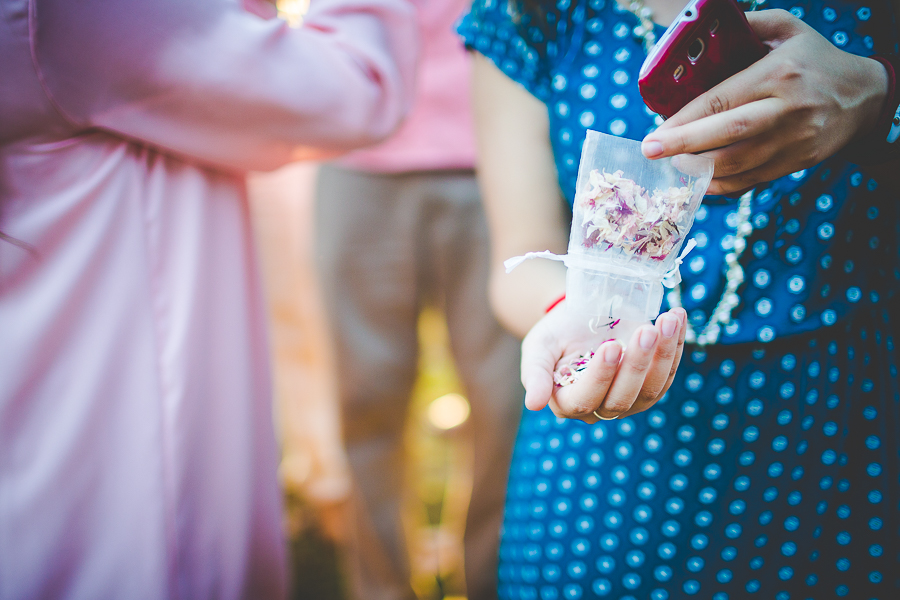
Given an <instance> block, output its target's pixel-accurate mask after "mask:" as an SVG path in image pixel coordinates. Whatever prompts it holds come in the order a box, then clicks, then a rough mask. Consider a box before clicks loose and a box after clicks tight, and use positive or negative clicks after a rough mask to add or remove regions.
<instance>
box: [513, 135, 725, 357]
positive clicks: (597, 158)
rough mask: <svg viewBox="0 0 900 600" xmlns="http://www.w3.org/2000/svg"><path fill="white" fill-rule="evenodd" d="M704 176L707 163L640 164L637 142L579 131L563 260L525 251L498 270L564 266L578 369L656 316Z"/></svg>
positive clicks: (673, 279) (675, 272) (685, 248)
mask: <svg viewBox="0 0 900 600" xmlns="http://www.w3.org/2000/svg"><path fill="white" fill-rule="evenodd" d="M712 174H713V161H712V160H711V159H709V158H705V157H701V156H695V155H688V154H682V155H679V156H675V157H672V158H668V159H660V160H648V159H646V158H644V156H643V154H641V146H640V142H638V141H634V140H629V139H624V138H620V137H615V136H611V135H606V134H603V133H600V132H597V131H588V132H587V137H586V138H585V141H584V145H583V147H582V152H581V163H580V165H579V168H578V179H577V182H576V188H575V205H574V209H573V218H572V229H571V233H570V235H569V247H568V252H567V254H564V255H557V254H553V253H551V252H548V251H544V252H529V253H528V254H526V255H525V256H517V257H515V258H511V259H509V260H507V261H506V263H505V264H506V268H507V272H509V271H511V270H512V269H514V268H515V267H516V266H518V265H519V264H520V263H521V262H523V261H524V260H527V259H531V258H548V259H552V260H561V261H563V262H564V263H565V265H566V267H567V274H566V303H565V305H564V308H565V310H566V311H567V313H568V314H569V315H570V321H571V322H572V323H571V325H572V327H573V328H574V329H578V328H582V329H583V337H584V348H583V349H582V352H580V353H579V354H578V357H576V362H578V361H581V363H582V364H581V365H579V366H581V367H582V368H583V365H584V364H586V361H587V359H589V358H590V356H591V355H592V352H593V350H595V349H596V347H598V346H599V345H600V344H601V343H603V342H604V341H606V340H608V339H611V338H616V339H619V340H621V341H622V342H623V343H624V342H625V341H626V340H627V339H628V337H630V332H631V331H633V330H634V329H636V328H637V327H638V326H639V325H640V324H642V323H645V322H647V321H650V320H653V319H655V318H656V317H657V316H658V315H659V309H660V306H661V304H662V298H663V288H664V287H674V286H675V285H677V284H678V283H680V281H681V274H680V272H679V266H680V265H681V262H682V260H683V258H684V255H686V254H687V253H688V252H690V250H691V248H693V245H694V244H693V240H690V241H688V242H687V243H685V242H686V240H687V236H688V232H689V231H690V229H691V226H692V225H693V222H694V215H695V213H696V212H697V209H698V208H699V206H700V202H701V200H702V199H703V195H704V194H705V192H706V189H707V187H709V183H710V180H711V179H712ZM679 251H680V252H681V254H679ZM614 330H615V332H614ZM585 357H587V358H585ZM564 360H565V357H564ZM572 360H573V359H571V357H570V358H569V361H568V362H569V363H570V362H571V361H572ZM561 362H562V361H561Z"/></svg>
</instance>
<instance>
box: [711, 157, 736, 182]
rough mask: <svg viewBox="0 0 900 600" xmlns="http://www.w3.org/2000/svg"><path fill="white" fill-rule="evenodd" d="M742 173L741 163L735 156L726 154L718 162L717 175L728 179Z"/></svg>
mask: <svg viewBox="0 0 900 600" xmlns="http://www.w3.org/2000/svg"><path fill="white" fill-rule="evenodd" d="M740 172H741V162H740V160H739V159H738V157H737V156H735V155H733V154H725V155H723V156H722V157H720V158H719V159H718V160H717V161H716V175H717V176H718V177H727V176H729V175H734V174H735V173H740Z"/></svg>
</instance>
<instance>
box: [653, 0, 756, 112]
mask: <svg viewBox="0 0 900 600" xmlns="http://www.w3.org/2000/svg"><path fill="white" fill-rule="evenodd" d="M767 52H768V49H767V48H766V46H765V45H763V43H762V42H761V41H760V40H759V38H758V37H757V36H756V34H755V33H754V32H753V30H752V29H750V24H749V23H748V22H747V17H746V16H744V12H743V11H742V10H741V8H740V7H739V6H738V5H737V2H736V1H735V0H691V1H690V2H689V3H688V5H687V6H685V7H684V9H683V10H682V11H681V13H679V15H678V17H676V18H675V20H674V21H673V22H672V24H671V25H669V28H668V29H666V32H665V33H664V34H663V35H662V37H661V38H660V39H659V42H657V44H656V46H654V47H653V49H652V50H651V51H650V53H649V54H648V55H647V58H646V60H644V64H643V65H642V66H641V71H640V74H639V76H638V86H639V88H640V91H641V96H642V97H643V98H644V102H645V103H646V104H647V106H648V107H650V109H651V110H653V111H654V112H656V113H658V114H660V115H662V116H663V117H666V118H668V117H671V116H672V115H674V114H675V113H676V112H678V111H679V110H680V109H681V108H682V107H683V106H684V105H685V104H687V103H688V102H690V101H691V100H693V99H694V98H696V97H697V96H699V95H700V94H702V93H704V92H706V91H707V90H709V89H711V88H713V87H715V86H716V85H718V84H719V83H721V82H723V81H725V80H726V79H728V78H729V77H731V76H732V75H734V74H735V73H738V72H739V71H743V70H744V69H746V68H747V67H749V66H750V65H751V64H753V63H754V62H756V61H757V60H759V59H760V58H762V57H763V56H765V55H766V53H767Z"/></svg>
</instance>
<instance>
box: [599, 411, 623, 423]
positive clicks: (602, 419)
mask: <svg viewBox="0 0 900 600" xmlns="http://www.w3.org/2000/svg"><path fill="white" fill-rule="evenodd" d="M594 416H595V417H597V418H598V419H600V420H601V421H615V420H616V419H618V418H619V415H616V416H614V417H601V416H600V413H598V412H597V411H596V410H595V411H594Z"/></svg>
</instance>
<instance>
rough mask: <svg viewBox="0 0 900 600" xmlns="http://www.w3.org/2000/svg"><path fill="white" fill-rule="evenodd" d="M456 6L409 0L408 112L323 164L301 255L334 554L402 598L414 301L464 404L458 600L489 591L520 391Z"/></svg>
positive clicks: (368, 584)
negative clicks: (328, 453)
mask: <svg viewBox="0 0 900 600" xmlns="http://www.w3.org/2000/svg"><path fill="white" fill-rule="evenodd" d="M466 5H467V2H466V0H425V1H424V2H423V3H422V4H420V13H419V28H420V37H421V39H422V54H421V57H420V62H419V68H418V71H417V76H418V82H417V89H416V96H415V102H414V105H413V110H412V113H411V114H410V117H409V119H407V121H406V122H405V123H404V125H403V126H402V127H401V128H400V130H399V131H398V132H397V133H396V134H395V135H394V136H393V137H392V138H390V139H389V140H388V141H386V142H384V143H382V144H381V145H378V146H375V147H373V148H369V149H365V150H361V151H357V152H355V153H353V154H351V155H350V156H348V157H345V158H343V159H341V160H340V161H339V162H337V163H334V164H330V165H325V166H323V167H322V168H321V170H320V175H319V180H318V188H317V220H316V232H317V249H316V254H317V260H318V263H319V267H320V272H321V276H322V279H323V289H324V294H325V305H326V307H327V310H328V312H329V317H330V324H331V327H332V330H333V333H334V336H335V344H334V346H335V360H336V363H337V365H338V368H339V375H338V381H337V385H338V390H339V396H340V401H341V409H342V422H343V434H344V440H345V444H346V448H347V453H348V458H349V463H350V466H351V470H352V477H353V480H354V487H355V492H354V498H353V513H354V515H353V518H354V523H353V529H354V531H353V533H352V535H351V539H352V541H351V543H350V548H349V552H348V561H347V563H348V568H349V571H350V576H351V587H352V588H353V593H354V595H355V597H356V598H358V599H360V600H362V599H365V600H401V599H402V600H408V599H412V598H415V594H414V593H413V589H412V588H411V587H410V564H409V557H408V552H407V547H406V543H405V540H404V533H403V527H402V518H401V512H402V511H401V504H402V503H401V497H402V489H403V479H404V469H403V468H402V465H403V464H404V460H403V459H404V456H403V455H404V436H403V434H404V428H405V422H406V419H405V415H406V414H407V410H408V408H409V404H410V399H411V393H412V389H413V384H414V382H415V379H416V373H417V365H418V361H417V358H418V338H417V321H418V317H419V313H420V311H421V310H422V308H423V306H424V305H426V304H428V303H431V304H436V305H438V306H439V307H440V308H442V309H443V312H444V314H445V315H446V320H447V325H448V331H449V337H450V346H451V350H452V353H453V356H454V359H455V362H456V367H457V371H458V372H459V375H460V378H461V380H462V383H463V385H464V387H465V390H466V392H467V396H468V399H469V402H470V404H471V411H472V412H471V416H470V418H469V420H468V422H467V424H466V427H467V428H468V429H469V434H470V435H471V440H472V443H473V453H474V465H473V469H474V473H473V487H472V495H471V501H470V503H469V508H468V514H467V519H466V530H465V540H464V554H465V578H466V588H467V590H468V598H469V599H470V600H482V599H488V598H494V597H496V566H497V548H498V543H499V531H500V523H501V518H502V510H503V498H504V493H505V483H506V470H507V468H508V465H509V458H510V454H511V451H512V442H513V437H514V434H515V429H516V427H517V424H518V420H519V414H520V410H521V409H520V406H521V400H522V393H523V391H522V388H521V386H520V385H519V383H518V360H519V351H518V342H517V340H516V339H515V338H514V337H513V336H512V335H510V334H508V333H506V332H504V330H503V329H502V328H501V327H500V325H499V324H498V323H497V321H496V320H495V318H494V317H493V316H492V314H491V310H490V306H489V304H488V294H487V282H488V275H489V271H490V269H489V264H488V259H489V244H488V231H487V224H486V221H485V216H484V212H483V208H482V206H481V200H480V196H479V192H478V186H477V183H476V180H475V174H474V170H473V169H474V165H475V137H474V132H473V125H472V115H471V107H470V97H469V76H470V63H469V57H468V56H466V52H465V50H464V48H463V46H462V42H461V40H460V39H459V37H458V36H457V35H456V34H455V32H454V30H453V24H454V22H455V20H456V19H457V17H458V15H459V14H460V12H461V11H462V10H463V9H464V8H465V7H466Z"/></svg>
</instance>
